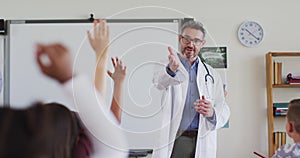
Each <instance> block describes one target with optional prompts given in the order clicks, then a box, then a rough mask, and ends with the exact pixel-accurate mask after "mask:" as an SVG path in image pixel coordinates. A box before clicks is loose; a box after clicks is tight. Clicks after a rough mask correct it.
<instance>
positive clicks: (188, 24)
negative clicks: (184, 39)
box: [180, 20, 206, 38]
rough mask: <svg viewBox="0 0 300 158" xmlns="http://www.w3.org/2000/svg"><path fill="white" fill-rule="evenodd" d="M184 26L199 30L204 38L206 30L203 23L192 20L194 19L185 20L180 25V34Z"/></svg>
mask: <svg viewBox="0 0 300 158" xmlns="http://www.w3.org/2000/svg"><path fill="white" fill-rule="evenodd" d="M186 28H192V29H195V30H200V31H201V32H202V33H203V38H205V34H206V31H205V29H204V27H203V24H202V23H201V22H199V21H194V20H189V21H187V22H185V23H184V24H183V25H182V26H181V29H180V34H182V33H183V31H184V29H186Z"/></svg>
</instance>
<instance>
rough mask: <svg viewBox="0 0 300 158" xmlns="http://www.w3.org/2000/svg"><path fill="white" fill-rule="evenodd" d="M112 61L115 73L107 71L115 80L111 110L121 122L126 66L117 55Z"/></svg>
mask: <svg viewBox="0 0 300 158" xmlns="http://www.w3.org/2000/svg"><path fill="white" fill-rule="evenodd" d="M111 62H112V64H113V66H114V69H115V70H114V72H113V73H112V72H110V71H107V74H108V75H109V76H110V77H111V78H112V79H113V80H114V92H113V98H112V102H111V111H112V112H113V114H114V115H115V116H116V118H117V120H118V121H119V122H121V112H122V111H121V108H122V105H123V100H122V89H123V83H124V79H125V76H126V66H123V63H122V61H121V60H119V59H118V58H117V57H116V58H115V59H114V58H111Z"/></svg>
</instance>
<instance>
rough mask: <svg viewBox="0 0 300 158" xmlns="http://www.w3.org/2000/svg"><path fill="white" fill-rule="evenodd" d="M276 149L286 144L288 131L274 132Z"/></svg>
mask: <svg viewBox="0 0 300 158" xmlns="http://www.w3.org/2000/svg"><path fill="white" fill-rule="evenodd" d="M273 137H274V151H276V150H277V149H278V148H279V147H281V146H283V145H285V144H286V132H278V131H277V132H273Z"/></svg>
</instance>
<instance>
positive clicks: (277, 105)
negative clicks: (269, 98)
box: [273, 102, 289, 108]
mask: <svg viewBox="0 0 300 158" xmlns="http://www.w3.org/2000/svg"><path fill="white" fill-rule="evenodd" d="M273 106H274V107H276V108H288V107H289V103H287V102H282V103H273Z"/></svg>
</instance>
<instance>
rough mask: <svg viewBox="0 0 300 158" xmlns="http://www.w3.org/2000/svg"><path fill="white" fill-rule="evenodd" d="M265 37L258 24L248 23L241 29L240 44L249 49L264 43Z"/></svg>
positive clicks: (243, 24) (239, 32)
mask: <svg viewBox="0 0 300 158" xmlns="http://www.w3.org/2000/svg"><path fill="white" fill-rule="evenodd" d="M263 37H264V31H263V28H262V27H261V25H259V24H258V23H257V22H254V21H246V22H243V23H242V24H241V25H240V27H239V30H238V38H239V40H240V42H241V43H242V44H243V45H245V46H247V47H253V46H256V45H258V44H259V43H260V42H261V41H262V39H263Z"/></svg>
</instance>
